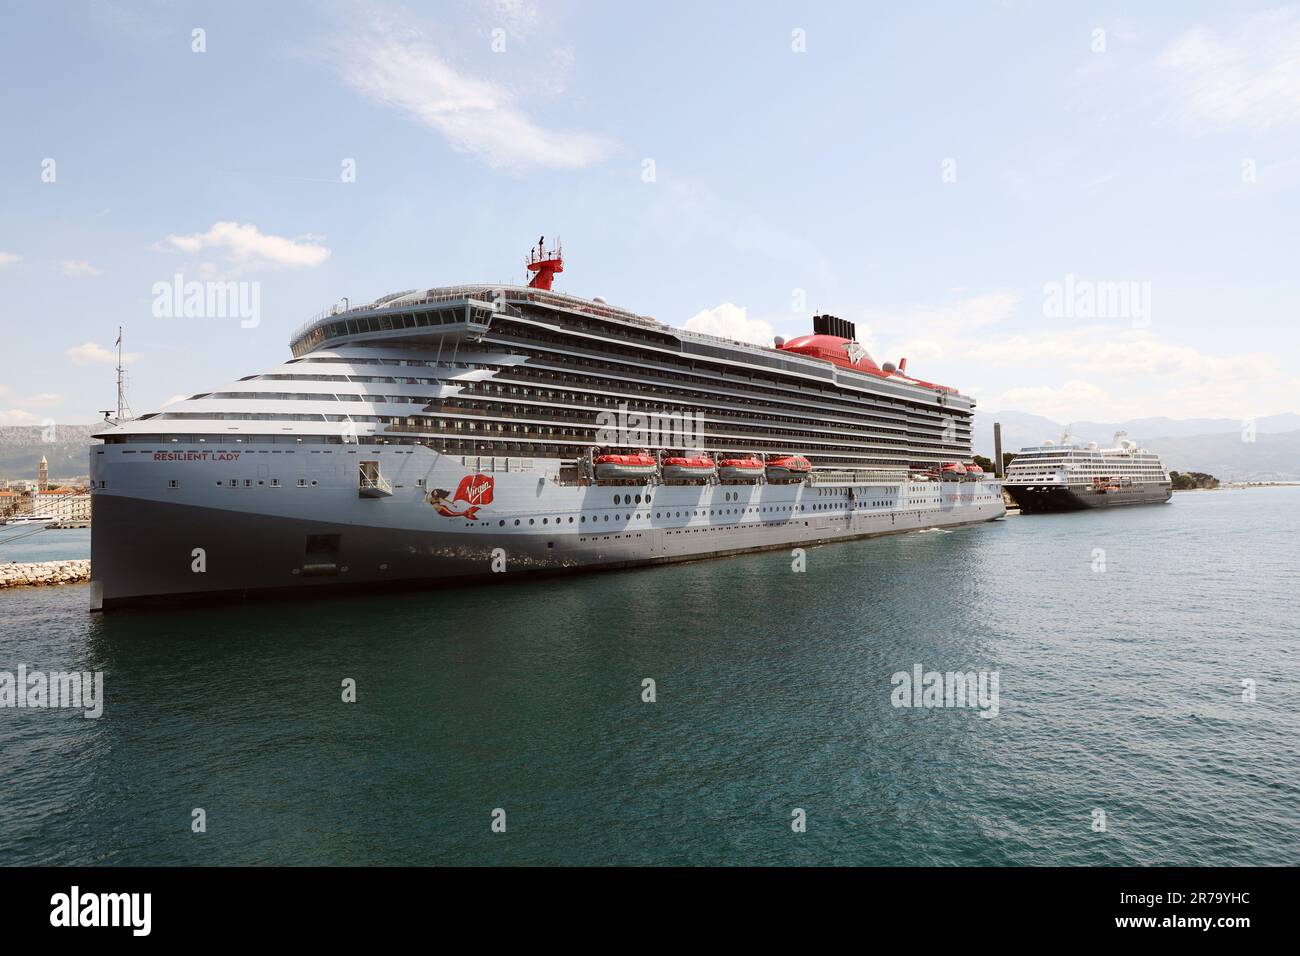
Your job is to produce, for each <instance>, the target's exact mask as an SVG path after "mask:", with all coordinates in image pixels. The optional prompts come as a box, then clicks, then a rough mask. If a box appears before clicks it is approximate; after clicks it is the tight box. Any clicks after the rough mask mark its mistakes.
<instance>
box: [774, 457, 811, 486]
mask: <svg viewBox="0 0 1300 956" xmlns="http://www.w3.org/2000/svg"><path fill="white" fill-rule="evenodd" d="M810 471H812V462H810V461H809V460H808V459H807V458H805V457H804V456H803V455H780V456H778V457H776V458H773V459H772V460H771V461H769V462H768V463H767V480H768V481H800V480H801V479H802V478H803V476H804V475H806V474H808V472H810Z"/></svg>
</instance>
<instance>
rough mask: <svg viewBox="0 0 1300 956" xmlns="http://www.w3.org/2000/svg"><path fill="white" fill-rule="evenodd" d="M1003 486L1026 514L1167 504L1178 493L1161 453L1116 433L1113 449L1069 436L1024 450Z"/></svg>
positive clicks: (1013, 463)
mask: <svg viewBox="0 0 1300 956" xmlns="http://www.w3.org/2000/svg"><path fill="white" fill-rule="evenodd" d="M1003 487H1005V488H1006V489H1007V492H1008V493H1009V494H1010V495H1011V497H1012V498H1014V499H1015V501H1016V504H1018V505H1020V510H1021V512H1023V513H1024V514H1034V513H1041V512H1048V511H1081V510H1083V509H1085V508H1113V507H1117V506H1119V505H1146V504H1163V503H1164V502H1166V501H1168V500H1169V499H1170V498H1171V497H1173V483H1172V482H1171V481H1170V480H1169V472H1167V471H1166V470H1165V467H1164V465H1162V464H1161V463H1160V457H1159V456H1158V455H1156V454H1155V453H1154V452H1150V451H1147V450H1146V449H1145V448H1139V447H1138V446H1137V442H1134V441H1133V440H1131V439H1130V438H1129V437H1128V436H1127V435H1126V434H1124V432H1117V433H1116V435H1115V443H1114V447H1112V448H1099V447H1098V446H1097V443H1096V442H1095V441H1093V442H1088V443H1087V444H1086V445H1083V444H1078V443H1075V442H1071V441H1070V440H1069V436H1068V435H1065V436H1062V438H1061V441H1060V443H1059V444H1058V443H1056V442H1053V441H1047V442H1044V443H1043V444H1042V445H1033V446H1030V447H1028V448H1022V449H1021V450H1020V451H1019V452H1018V453H1017V454H1016V457H1015V458H1014V459H1013V460H1012V462H1011V466H1010V467H1009V468H1008V469H1007V476H1006V479H1005V481H1003Z"/></svg>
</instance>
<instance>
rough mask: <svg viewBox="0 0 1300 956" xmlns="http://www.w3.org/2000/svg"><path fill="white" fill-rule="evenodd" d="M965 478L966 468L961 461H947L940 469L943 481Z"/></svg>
mask: <svg viewBox="0 0 1300 956" xmlns="http://www.w3.org/2000/svg"><path fill="white" fill-rule="evenodd" d="M965 476H966V466H965V465H963V464H962V463H961V462H959V461H945V462H944V463H943V465H942V466H940V468H939V477H940V479H941V480H947V481H951V480H952V479H954V478H964V477H965Z"/></svg>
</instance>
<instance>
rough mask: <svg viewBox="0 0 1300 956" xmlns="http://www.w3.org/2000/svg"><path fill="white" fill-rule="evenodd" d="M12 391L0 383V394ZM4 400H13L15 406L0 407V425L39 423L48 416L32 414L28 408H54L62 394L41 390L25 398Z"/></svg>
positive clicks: (59, 402)
mask: <svg viewBox="0 0 1300 956" xmlns="http://www.w3.org/2000/svg"><path fill="white" fill-rule="evenodd" d="M12 391H13V390H12V389H11V388H10V387H9V386H8V385H4V384H0V395H5V396H8V395H10V393H11V392H12ZM6 401H10V402H13V403H14V406H15V407H13V408H5V409H0V425H40V424H43V423H44V422H45V421H46V419H47V417H48V416H47V415H37V414H34V413H32V412H31V411H28V409H33V408H34V409H37V410H42V409H51V408H56V407H57V406H58V405H60V404H61V403H62V402H63V396H62V395H56V394H55V393H53V392H43V393H41V394H40V395H29V396H27V397H26V398H13V397H9V398H6Z"/></svg>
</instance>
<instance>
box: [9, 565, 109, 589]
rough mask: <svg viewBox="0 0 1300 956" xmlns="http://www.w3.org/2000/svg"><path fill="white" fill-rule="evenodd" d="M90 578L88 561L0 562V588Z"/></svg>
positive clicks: (71, 582) (68, 581)
mask: <svg viewBox="0 0 1300 956" xmlns="http://www.w3.org/2000/svg"><path fill="white" fill-rule="evenodd" d="M89 580H90V562H89V561H84V560H82V561H41V562H39V563H36V564H17V563H14V564H0V588H23V587H40V586H41V585H45V584H80V583H81V582H83V581H89Z"/></svg>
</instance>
